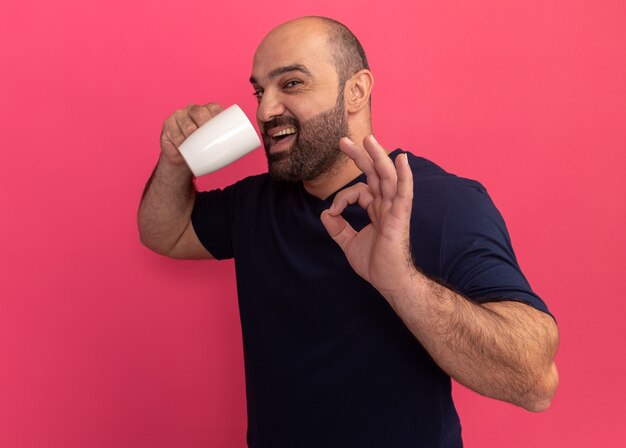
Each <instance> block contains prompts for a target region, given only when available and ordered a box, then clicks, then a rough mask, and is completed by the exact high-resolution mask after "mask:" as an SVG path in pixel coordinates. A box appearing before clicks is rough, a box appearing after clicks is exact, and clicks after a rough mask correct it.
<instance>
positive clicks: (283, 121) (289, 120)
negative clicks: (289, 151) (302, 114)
mask: <svg viewBox="0 0 626 448" xmlns="http://www.w3.org/2000/svg"><path fill="white" fill-rule="evenodd" d="M279 126H293V127H294V128H296V130H297V131H299V130H300V122H299V121H298V120H297V119H296V118H294V117H282V116H280V117H274V118H272V119H271V120H270V121H268V122H267V123H265V124H264V125H263V134H265V135H267V133H268V132H269V131H271V130H272V129H274V128H277V127H279Z"/></svg>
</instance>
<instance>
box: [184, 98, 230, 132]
mask: <svg viewBox="0 0 626 448" xmlns="http://www.w3.org/2000/svg"><path fill="white" fill-rule="evenodd" d="M223 110H224V108H223V107H222V106H220V105H219V104H217V103H209V104H204V105H193V106H189V107H188V108H187V113H188V114H189V117H190V118H191V119H192V120H193V122H194V123H195V124H196V126H197V127H200V126H202V125H203V124H204V123H206V122H207V121H209V120H210V119H211V118H213V117H215V116H216V115H217V114H219V113H220V112H222V111H223Z"/></svg>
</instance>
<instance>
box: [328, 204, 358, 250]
mask: <svg viewBox="0 0 626 448" xmlns="http://www.w3.org/2000/svg"><path fill="white" fill-rule="evenodd" d="M320 219H321V220H322V224H323V225H324V227H325V228H326V231H327V232H328V234H329V235H330V237H331V238H332V239H333V240H335V242H336V243H337V244H338V245H339V247H341V248H342V249H343V250H344V251H345V247H346V246H347V245H348V244H349V243H350V241H351V240H353V239H354V238H355V237H356V235H357V231H356V230H354V229H353V228H352V226H351V225H350V224H348V222H347V221H346V220H345V219H343V217H342V216H341V215H338V216H333V215H331V214H330V211H329V210H324V211H323V212H322V215H321V216H320Z"/></svg>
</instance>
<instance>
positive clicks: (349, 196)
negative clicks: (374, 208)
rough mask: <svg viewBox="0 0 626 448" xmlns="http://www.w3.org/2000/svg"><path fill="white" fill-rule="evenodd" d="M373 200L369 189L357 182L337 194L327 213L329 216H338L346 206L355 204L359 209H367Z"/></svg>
mask: <svg viewBox="0 0 626 448" xmlns="http://www.w3.org/2000/svg"><path fill="white" fill-rule="evenodd" d="M373 200H374V196H373V195H372V193H371V192H370V189H369V187H368V186H367V185H365V184H364V183H363V182H359V183H358V184H356V185H353V186H351V187H348V188H345V189H343V190H341V191H340V192H339V193H337V194H336V195H335V199H333V203H332V205H331V207H330V209H329V210H328V212H329V213H330V215H331V216H338V215H340V214H341V213H343V211H344V210H345V209H346V207H347V206H348V205H350V204H356V203H358V204H359V206H360V207H361V208H363V209H367V207H369V205H370V204H371V203H372V201H373Z"/></svg>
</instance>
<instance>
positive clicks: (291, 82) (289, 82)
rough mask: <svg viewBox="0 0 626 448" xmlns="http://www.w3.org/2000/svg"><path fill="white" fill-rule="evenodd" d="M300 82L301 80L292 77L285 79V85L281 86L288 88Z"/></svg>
mask: <svg viewBox="0 0 626 448" xmlns="http://www.w3.org/2000/svg"><path fill="white" fill-rule="evenodd" d="M300 84H302V81H300V80H298V79H294V80H291V81H287V82H286V83H285V85H284V86H283V88H285V89H290V88H292V87H295V86H297V85H300Z"/></svg>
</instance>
